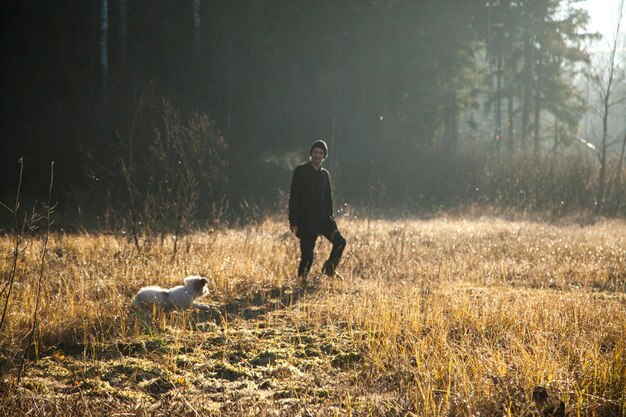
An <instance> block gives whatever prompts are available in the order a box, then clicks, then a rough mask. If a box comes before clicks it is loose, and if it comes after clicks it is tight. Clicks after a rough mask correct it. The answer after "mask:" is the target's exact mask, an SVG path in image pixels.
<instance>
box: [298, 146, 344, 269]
mask: <svg viewBox="0 0 626 417" xmlns="http://www.w3.org/2000/svg"><path fill="white" fill-rule="evenodd" d="M327 156H328V146H327V145H326V142H324V141H323V140H318V141H316V142H314V143H313V145H311V149H310V150H309V161H308V162H305V163H303V164H301V165H298V166H297V167H296V169H295V170H294V171H293V177H292V179H291V190H290V194H289V228H290V229H291V231H292V232H293V233H295V235H296V236H297V237H298V238H299V239H300V254H301V257H300V265H299V266H298V276H299V277H301V278H306V276H307V274H308V272H309V271H310V270H311V265H312V264H313V250H314V249H315V241H316V240H317V237H318V236H319V235H322V236H324V237H325V238H326V239H328V240H329V241H330V242H331V243H332V245H333V248H332V250H331V252H330V256H329V257H328V260H327V261H326V262H324V266H323V267H322V273H324V274H326V275H329V276H332V275H334V274H335V270H336V268H337V265H338V264H339V261H340V260H341V255H342V254H343V250H344V248H345V247H346V239H344V237H343V236H342V235H341V233H339V230H338V229H337V223H336V222H335V218H334V217H333V200H332V191H331V184H330V175H329V173H328V171H327V170H326V169H324V168H322V162H323V161H324V159H326V157H327Z"/></svg>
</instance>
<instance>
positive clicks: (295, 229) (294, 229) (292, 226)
mask: <svg viewBox="0 0 626 417" xmlns="http://www.w3.org/2000/svg"><path fill="white" fill-rule="evenodd" d="M289 230H291V233H293V234H294V235H296V234H298V225H297V224H292V225H290V226H289Z"/></svg>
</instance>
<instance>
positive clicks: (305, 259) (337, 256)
mask: <svg viewBox="0 0 626 417" xmlns="http://www.w3.org/2000/svg"><path fill="white" fill-rule="evenodd" d="M317 236H318V235H304V236H300V253H301V258H300V265H299V266H298V276H299V277H303V276H306V274H308V273H309V271H310V270H311V265H313V250H314V249H315V241H316V240H317ZM322 236H324V237H325V238H326V239H328V240H329V241H330V242H331V243H332V244H333V248H332V250H331V251H330V256H329V257H328V262H330V263H332V265H333V267H336V266H337V265H339V261H340V260H341V255H342V254H343V250H344V248H345V247H346V239H345V238H344V237H343V236H342V235H341V233H339V230H337V229H335V230H333V231H332V232H330V233H324V234H322Z"/></svg>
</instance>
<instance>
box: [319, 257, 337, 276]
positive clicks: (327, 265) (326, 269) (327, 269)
mask: <svg viewBox="0 0 626 417" xmlns="http://www.w3.org/2000/svg"><path fill="white" fill-rule="evenodd" d="M335 272H337V271H335V265H334V264H333V263H332V262H331V261H326V262H324V266H322V274H324V275H328V276H329V277H332V276H334V275H335Z"/></svg>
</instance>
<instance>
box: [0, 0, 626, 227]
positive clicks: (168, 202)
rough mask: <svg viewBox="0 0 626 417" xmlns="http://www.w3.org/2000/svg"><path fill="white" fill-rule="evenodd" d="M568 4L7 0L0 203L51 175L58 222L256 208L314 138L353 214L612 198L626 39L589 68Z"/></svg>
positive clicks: (148, 219) (584, 208)
mask: <svg viewBox="0 0 626 417" xmlns="http://www.w3.org/2000/svg"><path fill="white" fill-rule="evenodd" d="M576 3H577V2H576V1H573V0H489V1H485V0H463V1H456V0H455V1H453V0H371V1H364V0H343V1H334V0H319V1H315V2H311V1H302V0H256V1H245V0H186V1H172V0H156V1H154V0H153V1H145V0H99V1H91V2H82V1H73V2H48V1H41V0H31V1H27V2H3V4H2V6H0V10H1V18H2V36H1V37H0V38H1V39H0V44H1V45H2V52H3V56H4V58H3V60H2V63H0V68H1V72H0V78H1V80H2V94H1V95H0V100H1V104H0V129H2V131H1V135H2V140H1V142H0V147H1V148H0V155H1V156H0V158H1V164H0V201H1V202H2V203H3V204H4V206H5V207H4V208H5V209H7V208H8V209H13V208H14V207H15V205H14V202H16V201H17V200H21V201H22V206H23V207H31V208H32V207H35V208H37V209H39V210H45V209H43V208H41V207H43V206H45V204H46V203H44V202H45V201H46V198H47V196H48V191H49V188H51V197H50V198H51V201H52V203H54V204H56V205H55V210H56V213H55V216H56V221H57V223H58V224H60V225H61V226H63V227H67V228H76V227H103V228H116V227H125V226H128V225H129V224H131V223H132V224H134V225H135V226H136V225H138V224H143V225H145V227H149V226H148V225H152V227H155V228H166V229H173V228H179V227H181V226H182V225H184V226H185V227H191V226H193V225H206V224H211V223H215V222H221V221H231V220H233V219H243V220H244V221H247V220H250V219H253V218H257V217H259V216H263V215H266V214H275V213H282V211H280V210H283V211H284V203H285V200H286V193H287V192H288V187H289V182H290V179H291V170H292V169H293V167H294V166H295V165H296V164H297V163H300V162H302V161H305V160H306V158H307V156H308V155H307V152H308V149H309V146H310V144H311V143H312V142H313V141H315V140H318V139H324V140H325V141H326V142H327V143H328V145H329V148H330V152H329V155H328V159H327V160H326V161H325V163H324V165H325V166H326V167H328V169H329V170H330V172H331V175H332V179H333V188H334V193H335V199H336V207H335V208H336V209H337V210H343V211H344V214H346V215H365V214H367V215H371V216H378V215H380V216H383V215H394V214H412V213H413V214H420V213H428V212H437V211H441V210H457V209H464V208H467V207H472V206H478V207H482V206H489V207H496V208H502V209H514V210H519V211H522V212H541V213H549V214H550V215H551V216H562V215H566V214H568V213H578V212H590V213H594V214H602V215H610V216H615V215H618V216H619V215H620V214H623V208H624V203H623V202H622V198H621V196H622V194H623V189H624V186H623V184H622V171H623V159H624V143H626V142H625V141H624V138H623V133H611V129H612V128H613V129H615V128H614V127H613V126H612V125H611V121H612V120H614V119H612V117H613V118H615V117H619V115H618V116H615V115H614V114H612V113H611V111H612V110H613V111H614V109H615V106H614V105H615V103H617V102H618V101H619V97H618V94H619V92H620V91H621V90H620V88H621V89H623V86H622V85H621V84H623V77H622V78H620V74H621V72H620V67H619V65H618V59H617V58H618V57H617V55H618V52H619V51H617V50H616V49H615V48H614V49H613V51H612V54H609V58H610V60H608V61H607V62H608V63H606V64H603V66H597V65H596V66H594V65H591V63H592V60H591V57H590V53H589V49H588V45H589V44H590V42H591V41H592V40H593V39H595V38H597V36H598V35H597V34H594V33H590V32H589V30H588V29H587V26H588V21H589V17H588V14H587V12H586V11H584V10H583V9H581V8H580V7H578V6H577V4H576ZM583 79H586V80H588V82H587V84H584V83H582V82H581V80H583ZM581 85H587V86H588V85H592V86H595V91H596V92H595V94H594V95H591V96H590V94H588V93H585V91H584V89H583V88H581V87H580V86H581ZM590 97H593V99H590ZM590 111H594V112H595V113H594V114H595V115H596V116H594V117H595V123H596V124H597V125H598V126H600V128H599V129H596V130H595V131H594V136H593V137H591V138H590V137H586V139H583V138H581V136H582V134H581V121H582V120H583V116H584V115H585V114H589V112H590ZM611 135H615V136H616V137H617V139H615V140H614V139H612V137H611ZM585 144H586V145H587V146H585ZM51 174H52V175H51ZM51 177H53V180H52V179H51ZM51 184H52V187H50V185H51ZM1 211H2V213H1V214H0V226H2V225H7V224H9V225H10V224H11V223H12V222H13V220H12V218H13V215H12V214H11V210H1ZM285 216H286V214H285Z"/></svg>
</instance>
